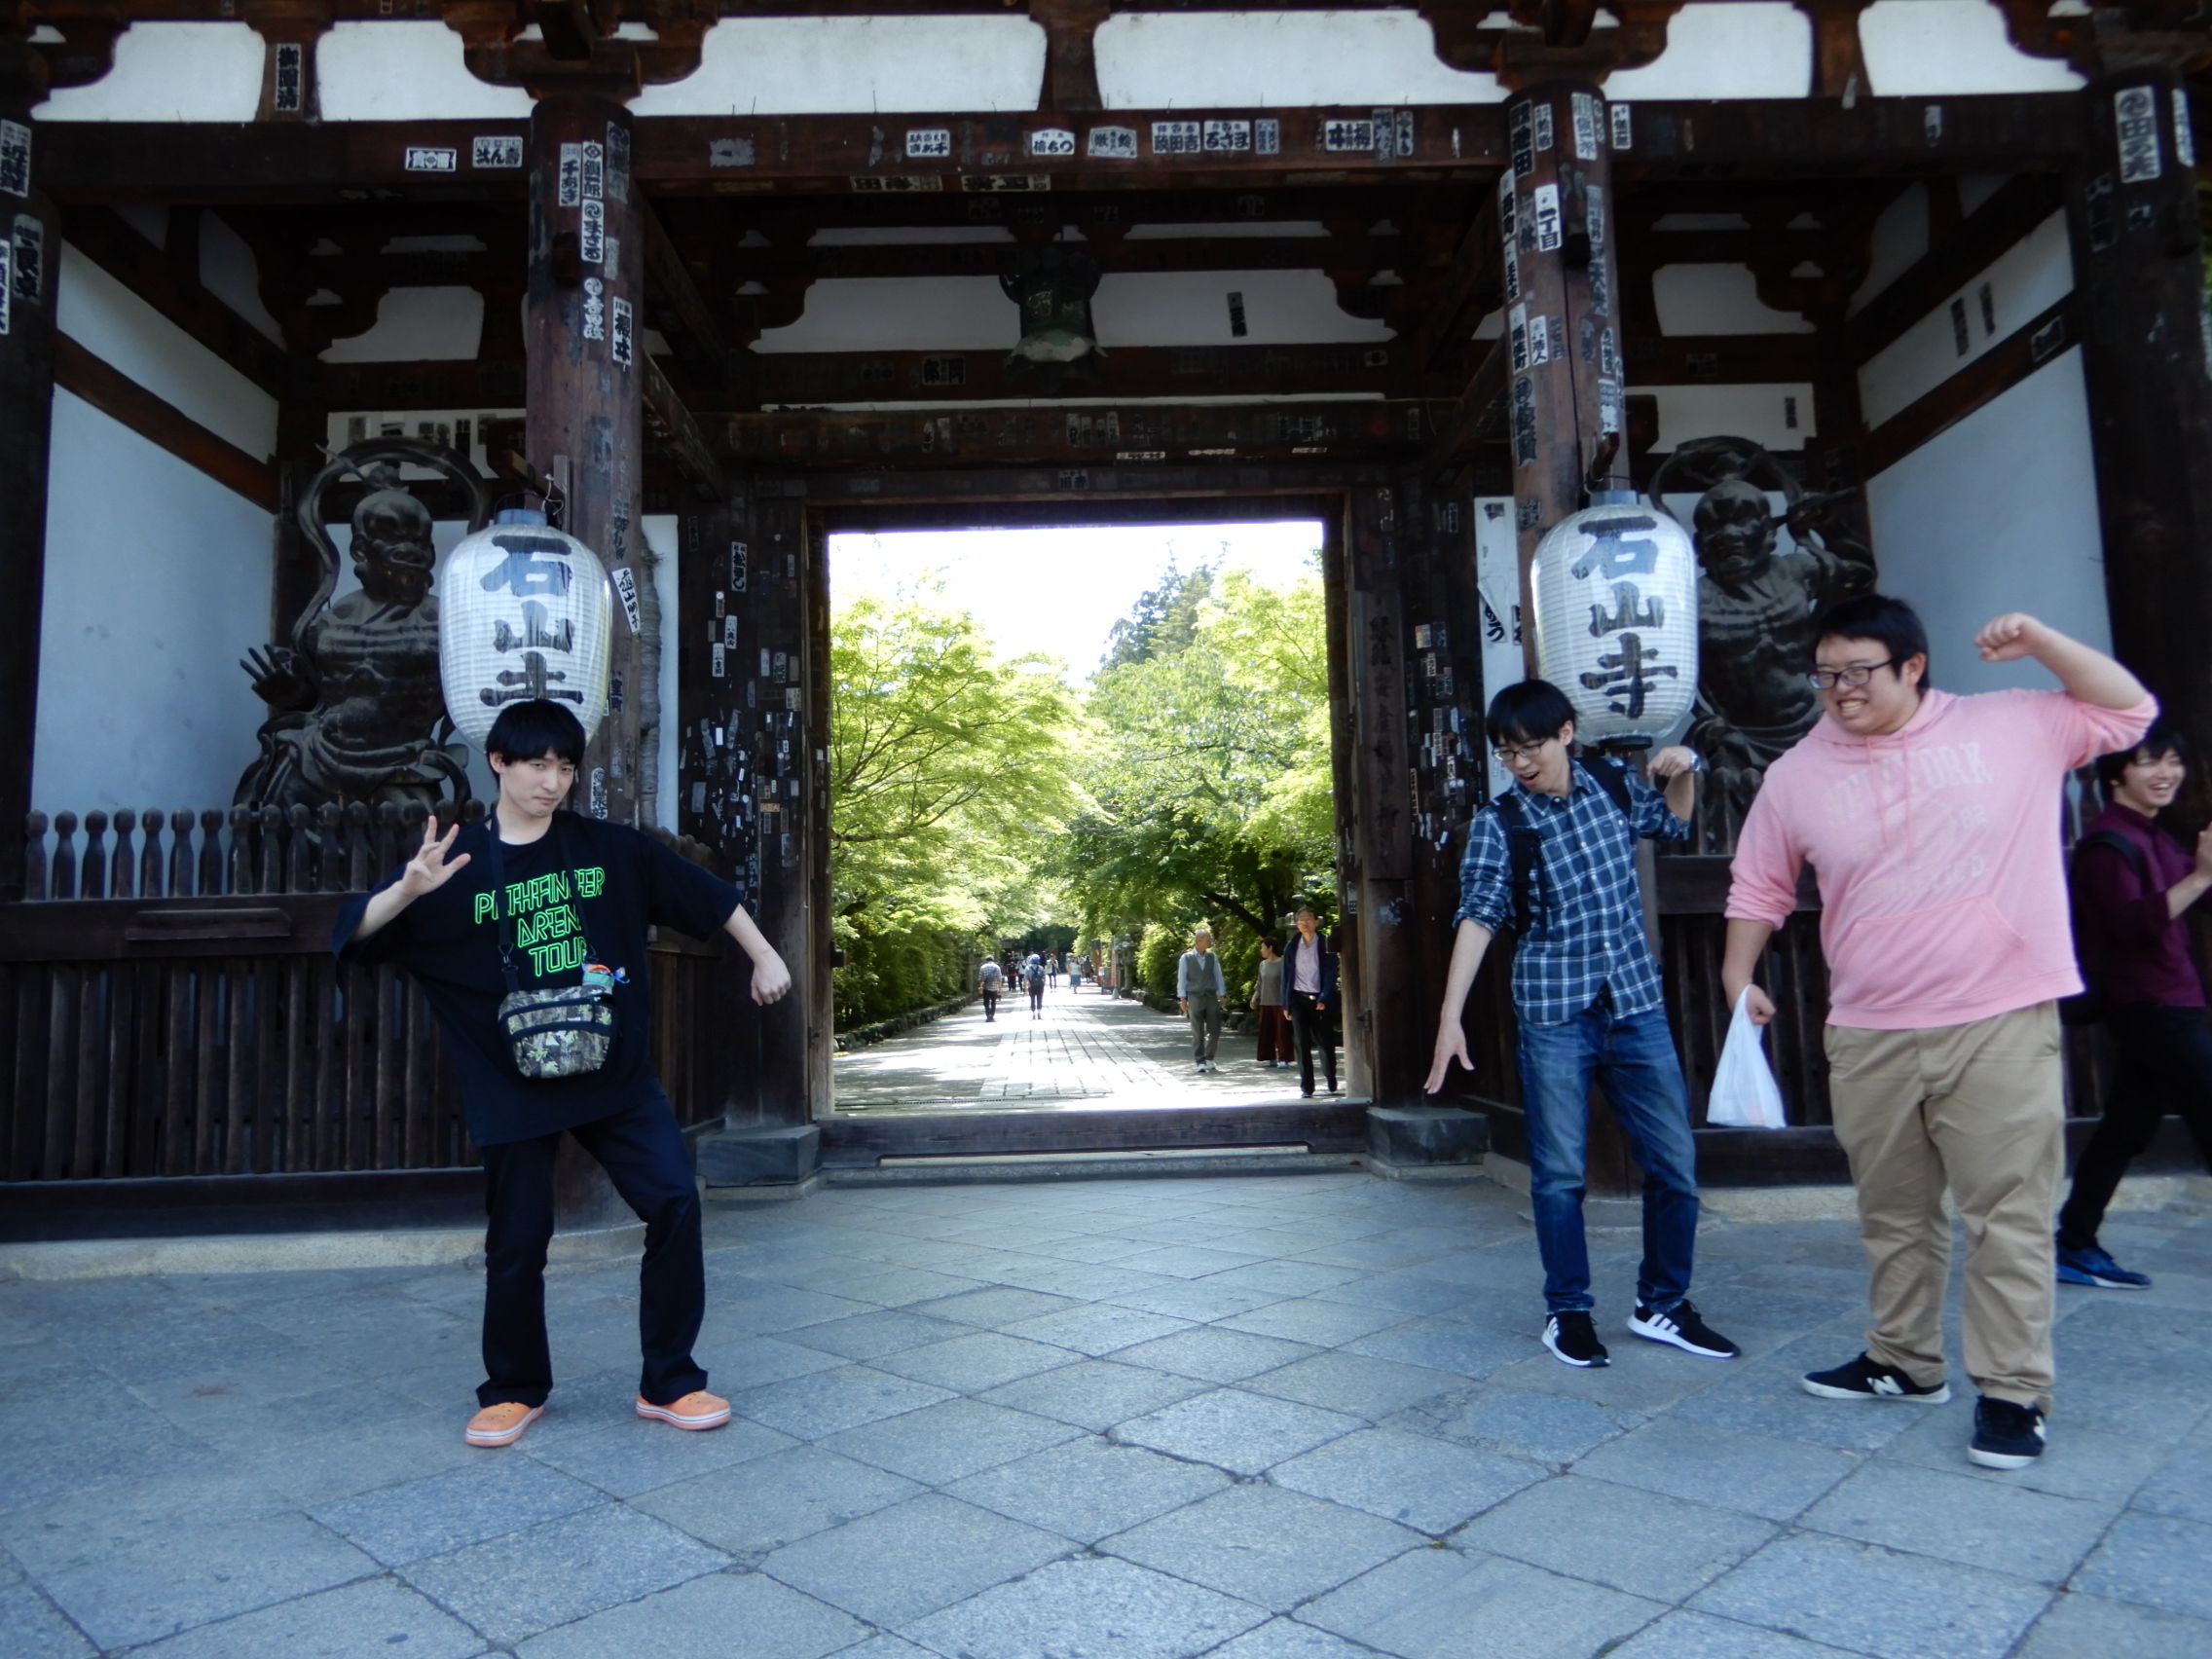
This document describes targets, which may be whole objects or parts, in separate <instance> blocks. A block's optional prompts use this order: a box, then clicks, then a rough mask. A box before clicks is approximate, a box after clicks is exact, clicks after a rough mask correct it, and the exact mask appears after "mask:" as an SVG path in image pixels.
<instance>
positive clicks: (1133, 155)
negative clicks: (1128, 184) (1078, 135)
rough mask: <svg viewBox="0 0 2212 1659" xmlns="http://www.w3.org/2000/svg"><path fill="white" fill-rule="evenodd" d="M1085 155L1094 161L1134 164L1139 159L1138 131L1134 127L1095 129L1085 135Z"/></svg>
mask: <svg viewBox="0 0 2212 1659" xmlns="http://www.w3.org/2000/svg"><path fill="white" fill-rule="evenodd" d="M1083 148H1084V154H1086V155H1087V156H1089V157H1090V158H1091V159H1092V160H1094V161H1101V162H1133V161H1135V160H1136V159H1137V129H1135V128H1133V127H1093V128H1092V129H1090V130H1089V131H1088V132H1087V133H1085V134H1084V142H1083Z"/></svg>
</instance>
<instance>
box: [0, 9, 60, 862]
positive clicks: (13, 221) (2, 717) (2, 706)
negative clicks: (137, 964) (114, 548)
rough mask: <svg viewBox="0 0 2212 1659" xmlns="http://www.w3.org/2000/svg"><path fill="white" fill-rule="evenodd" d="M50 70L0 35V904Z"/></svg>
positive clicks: (46, 224) (39, 520)
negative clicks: (41, 151) (40, 143)
mask: <svg viewBox="0 0 2212 1659" xmlns="http://www.w3.org/2000/svg"><path fill="white" fill-rule="evenodd" d="M45 88H46V68H45V63H44V61H43V59H41V58H40V56H39V55H38V54H37V53H36V52H34V51H32V50H31V48H30V45H29V43H28V41H27V39H26V38H25V36H24V35H23V34H22V33H20V32H9V33H0V245H4V246H5V248H6V250H7V265H6V281H5V286H4V288H0V901H6V900H10V899H19V898H21V897H22V892H23V886H22V883H23V816H24V814H25V813H27V812H29V810H30V807H31V760H32V747H33V743H34V740H35V738H36V736H37V731H38V657H39V648H38V647H39V624H40V618H41V606H42V596H43V593H44V589H45V572H46V473H47V446H48V440H49V438H50V436H51V434H52V432H53V426H54V297H55V296H54V290H55V275H56V271H57V267H58V265H59V262H60V255H61V224H60V220H59V219H58V218H57V217H56V215H55V211H54V204H53V203H51V202H49V201H48V200H47V199H46V198H45V196H44V195H42V194H41V193H40V192H39V190H38V187H37V165H38V152H37V132H36V129H35V128H34V126H33V124H32V122H31V115H30V111H31V106H32V105H33V104H34V103H36V102H38V101H39V99H40V98H41V97H42V96H44V94H45Z"/></svg>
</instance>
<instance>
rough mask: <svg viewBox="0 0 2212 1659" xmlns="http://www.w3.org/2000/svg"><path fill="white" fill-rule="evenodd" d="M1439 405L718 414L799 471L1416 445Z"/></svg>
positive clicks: (1070, 464)
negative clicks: (883, 413) (726, 416)
mask: <svg viewBox="0 0 2212 1659" xmlns="http://www.w3.org/2000/svg"><path fill="white" fill-rule="evenodd" d="M1448 408H1449V406H1448V405H1445V404H1441V403H1428V402H1412V401H1408V402H1383V401H1380V400H1371V399H1358V400H1350V399H1347V400H1346V401H1343V402H1336V403H1309V404H1267V405H1259V406H1239V405H1235V404H1197V405H1183V406H1176V405H1161V404H1147V405H1139V406H1133V407H1123V408H1118V409H1092V408H1087V409H962V410H951V411H946V412H944V413H940V414H927V413H924V414H904V413H900V414H886V415H850V414H817V413H813V412H799V413H786V414H773V415H735V416H731V417H729V418H728V420H727V421H726V422H725V423H724V431H725V433H726V440H725V441H726V445H727V449H728V452H729V453H730V455H731V456H732V457H733V458H734V459H735V460H737V461H740V462H741V463H743V464H746V465H749V466H755V465H770V466H774V465H790V466H802V467H805V468H807V469H808V470H816V469H837V470H854V469H862V470H877V469H884V468H899V467H971V466H977V465H987V466H1024V465H1051V466H1061V467H1067V468H1071V469H1075V468H1083V467H1087V466H1090V465H1110V464H1114V463H1116V462H1122V463H1135V464H1168V463H1188V462H1192V461H1198V462H1210V463H1215V464H1217V465H1222V466H1235V465H1236V464H1238V463H1243V462H1249V461H1267V460H1276V459H1290V458H1296V457H1304V456H1311V457H1317V458H1320V457H1325V458H1328V459H1331V460H1338V461H1343V460H1361V461H1376V460H1388V459H1391V458H1394V457H1405V456H1411V455H1414V454H1418V453H1419V450H1420V449H1421V447H1422V446H1423V445H1425V444H1426V443H1427V442H1428V441H1429V439H1430V438H1431V436H1433V434H1434V430H1435V425H1434V423H1435V422H1436V420H1437V419H1438V418H1439V416H1440V415H1441V414H1443V413H1444V412H1445V411H1446V410H1447V409H1448Z"/></svg>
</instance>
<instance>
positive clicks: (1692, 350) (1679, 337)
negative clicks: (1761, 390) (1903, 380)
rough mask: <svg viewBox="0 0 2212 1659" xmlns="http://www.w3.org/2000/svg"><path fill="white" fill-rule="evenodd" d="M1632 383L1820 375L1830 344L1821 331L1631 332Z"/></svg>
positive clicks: (1735, 382) (1756, 382) (1767, 380)
mask: <svg viewBox="0 0 2212 1659" xmlns="http://www.w3.org/2000/svg"><path fill="white" fill-rule="evenodd" d="M1626 350H1627V355H1628V384H1629V385H1631V386H1633V387H1647V386H1762V385H1772V384H1774V383H1777V382H1792V381H1810V380H1817V379H1819V378H1820V375H1821V372H1822V367H1823V365H1824V364H1825V363H1826V361H1827V359H1828V355H1829V350H1830V349H1829V346H1828V344H1827V342H1826V341H1825V340H1824V339H1823V338H1822V337H1821V336H1820V335H1818V334H1672V335H1661V336H1659V337H1657V338H1651V337H1648V336H1644V337H1640V336H1637V335H1634V334H1631V335H1630V336H1629V338H1628V343H1627V348H1626Z"/></svg>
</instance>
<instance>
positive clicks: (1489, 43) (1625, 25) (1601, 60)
mask: <svg viewBox="0 0 2212 1659" xmlns="http://www.w3.org/2000/svg"><path fill="white" fill-rule="evenodd" d="M1418 4H1419V10H1420V15H1421V16H1422V17H1423V18H1426V19H1427V20H1428V27H1429V32H1430V33H1431V34H1432V35H1434V36H1435V37H1436V55H1437V56H1438V57H1439V58H1441V59H1442V60H1443V61H1444V62H1446V63H1448V64H1450V65H1451V66H1452V67H1453V68H1455V69H1469V70H1477V71H1483V70H1487V71H1489V72H1491V73H1493V74H1494V75H1496V76H1497V78H1498V80H1499V81H1500V82H1501V83H1502V84H1503V85H1505V86H1506V87H1509V88H1512V89H1513V90H1515V91H1519V90H1520V89H1522V88H1524V87H1530V86H1534V85H1537V84H1539V83H1541V82H1545V81H1562V80H1572V81H1587V82H1590V83H1592V84H1600V83H1603V82H1604V79H1605V77H1606V76H1607V75H1609V74H1610V73H1612V71H1614V70H1615V69H1641V67H1642V66H1643V65H1644V64H1646V63H1649V62H1651V61H1653V60H1654V59H1655V58H1657V57H1658V55H1660V54H1661V53H1662V52H1664V51H1666V50H1667V24H1668V22H1669V20H1670V19H1672V18H1673V17H1674V15H1675V14H1676V13H1677V12H1678V11H1680V10H1681V8H1682V4H1683V0H1611V3H1610V4H1609V5H1608V6H1607V7H1606V10H1607V11H1609V12H1611V13H1612V14H1613V15H1614V16H1615V17H1617V18H1619V19H1620V21H1619V22H1618V23H1617V24H1615V25H1611V26H1607V27H1604V28H1601V27H1598V26H1597V18H1598V5H1597V0H1512V4H1511V5H1510V6H1509V7H1508V8H1507V11H1508V15H1509V16H1510V17H1511V18H1512V19H1513V26H1512V27H1511V28H1498V27H1494V26H1492V25H1490V24H1489V23H1488V21H1487V19H1489V18H1491V17H1492V16H1493V15H1494V14H1495V12H1496V11H1497V7H1496V6H1495V5H1493V4H1491V3H1490V0H1418Z"/></svg>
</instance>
